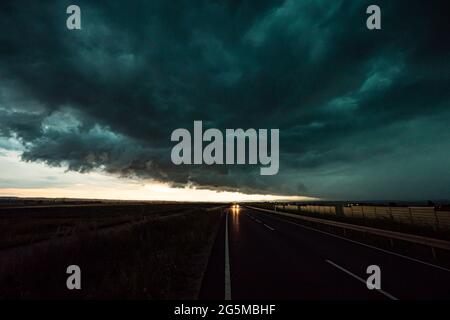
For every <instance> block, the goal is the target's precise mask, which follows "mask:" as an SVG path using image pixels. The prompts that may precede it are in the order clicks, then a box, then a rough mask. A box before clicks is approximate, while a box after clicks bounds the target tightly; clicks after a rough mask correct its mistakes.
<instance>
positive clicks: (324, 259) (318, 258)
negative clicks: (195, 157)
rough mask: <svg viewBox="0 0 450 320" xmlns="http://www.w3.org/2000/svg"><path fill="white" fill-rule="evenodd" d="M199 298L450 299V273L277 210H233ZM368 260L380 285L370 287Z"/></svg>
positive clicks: (225, 221) (224, 221) (227, 214)
mask: <svg viewBox="0 0 450 320" xmlns="http://www.w3.org/2000/svg"><path fill="white" fill-rule="evenodd" d="M221 219H222V221H221V226H220V229H219V232H218V235H217V239H216V241H215V244H214V246H213V249H212V253H211V257H210V260H209V263H208V267H207V270H206V272H205V275H204V279H203V284H202V288H201V290H200V295H199V298H200V299H210V300H223V299H225V300H251V299H271V300H297V299H301V300H305V299H313V300H315V299H327V300H330V299H331V300H342V299H344V300H345V299H352V300H353V299H362V300H383V299H384V300H409V299H449V298H450V270H449V269H446V268H444V267H441V266H437V265H434V264H431V263H428V262H425V261H420V260H416V259H414V258H412V257H408V256H402V255H399V254H395V253H391V252H389V251H386V250H380V249H377V248H375V247H372V246H369V245H365V244H363V243H359V242H357V241H352V240H349V239H345V238H342V237H339V236H337V235H333V234H329V233H326V232H323V231H320V230H317V229H314V228H311V227H306V226H302V225H301V224H299V223H298V222H294V221H291V220H288V219H286V218H284V217H279V216H276V215H273V214H269V213H264V212H261V211H257V210H253V209H249V208H244V207H240V208H239V209H232V208H230V209H227V210H225V212H224V214H223V215H222V218H221ZM369 265H377V266H379V267H380V269H381V289H380V290H376V289H374V290H369V289H368V288H367V285H366V279H367V278H368V277H369V274H367V273H366V269H367V267H368V266H369Z"/></svg>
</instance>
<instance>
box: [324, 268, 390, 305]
mask: <svg viewBox="0 0 450 320" xmlns="http://www.w3.org/2000/svg"><path fill="white" fill-rule="evenodd" d="M325 261H326V262H328V263H329V264H331V265H332V266H334V267H336V268H338V269H339V270H341V271H343V272H345V273H346V274H348V275H350V276H352V277H353V278H355V279H358V280H359V281H361V282H362V283H364V284H366V281H365V280H364V279H363V278H360V277H358V276H357V275H356V274H354V273H352V272H350V271H348V270H347V269H345V268H344V267H341V266H340V265H338V264H336V263H334V262H333V261H331V260H325ZM368 290H369V289H368ZM375 290H376V291H377V292H380V293H382V294H384V295H385V296H386V297H388V298H389V299H391V300H398V299H397V298H396V297H394V296H393V295H392V294H390V293H388V292H386V291H384V290H382V289H375Z"/></svg>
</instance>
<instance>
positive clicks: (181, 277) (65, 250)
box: [0, 203, 221, 299]
mask: <svg viewBox="0 0 450 320" xmlns="http://www.w3.org/2000/svg"><path fill="white" fill-rule="evenodd" d="M208 207H211V206H207V205H194V204H189V205H188V204H124V203H121V204H107V205H103V204H91V205H89V206H87V205H81V206H80V205H79V204H73V205H72V206H63V207H58V206H54V207H52V206H50V207H45V208H44V207H42V208H37V207H32V208H9V209H5V208H3V209H0V221H1V224H0V247H1V248H2V249H1V250H0V262H1V264H0V266H1V267H0V268H1V269H0V297H1V298H22V299H23V298H25V299H26V298H40V299H44V298H56V299H68V298H71V299H72V298H79V299H90V298H113V299H114V298H126V299H193V298H196V295H197V294H198V290H199V287H200V284H201V279H202V275H203V272H204V269H205V268H206V264H207V260H208V257H209V252H210V248H211V245H212V242H213V239H214V236H215V233H216V229H217V226H218V222H219V216H220V212H221V210H220V209H219V210H206V209H207V208H208ZM72 264H75V265H78V266H80V268H81V273H82V289H81V290H72V291H71V290H68V289H67V288H66V279H67V277H68V275H67V274H66V268H67V266H69V265H72Z"/></svg>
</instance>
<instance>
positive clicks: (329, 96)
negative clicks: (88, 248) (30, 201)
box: [0, 0, 450, 200]
mask: <svg viewBox="0 0 450 320" xmlns="http://www.w3.org/2000/svg"><path fill="white" fill-rule="evenodd" d="M374 3H375V4H378V5H379V6H380V7H381V10H382V30H377V31H370V30H368V29H367V28H366V17H367V15H366V13H365V11H366V8H367V6H368V5H369V4H374ZM70 4H77V5H79V6H80V7H81V16H82V30H74V31H69V30H68V29H67V28H66V18H67V16H68V15H67V14H66V8H67V6H68V5H70ZM100 4H101V5H100ZM448 12H450V5H449V2H448V1H400V0H395V1H378V0H377V1H344V0H343V1H340V0H335V1H321V0H309V1H308V0H295V1H294V0H286V1H268V0H258V1H244V0H242V1H239V0H236V1H231V0H229V1H227V0H216V1H192V0H189V1H188V0H186V1H175V0H173V1H166V0H160V1H155V0H151V1H61V0H58V1H45V2H44V1H20V0H15V1H2V2H1V4H0V148H1V150H2V151H1V153H0V155H1V157H0V158H1V159H0V162H1V164H2V167H1V171H0V189H2V190H3V192H2V191H1V190H0V193H1V194H6V193H7V194H11V193H16V194H20V195H23V194H22V193H20V192H21V191H20V190H25V189H32V188H34V189H36V190H44V189H47V193H45V195H47V196H48V195H50V196H51V192H50V193H49V191H48V190H53V192H54V194H55V195H56V194H57V193H58V192H57V190H58V188H63V186H62V185H61V184H62V181H63V182H64V183H63V184H64V188H66V190H70V188H71V187H72V188H73V190H75V189H76V185H77V184H80V183H81V184H83V183H86V184H88V185H90V186H91V188H95V186H97V187H99V186H100V185H101V184H102V182H100V180H95V178H93V175H99V176H102V177H104V178H102V179H104V180H102V181H109V180H108V179H114V181H115V182H114V184H109V186H110V187H111V188H115V190H116V191H114V192H118V193H114V192H112V193H111V194H120V192H119V191H120V190H134V189H133V188H132V187H130V185H135V184H143V183H144V184H145V183H146V181H147V182H148V181H153V182H152V183H156V182H158V183H162V185H164V186H165V187H167V188H170V187H178V188H185V187H186V186H191V187H192V186H195V187H196V188H197V189H202V188H204V189H209V190H212V191H211V192H212V193H211V194H210V195H214V194H216V195H217V193H214V191H228V192H234V193H233V194H234V195H235V194H236V193H235V192H240V193H247V194H271V195H286V196H310V197H319V198H325V199H403V200H408V199H443V198H447V199H448V198H450V163H449V160H450V126H449V123H450V59H449V53H450V41H449V40H450V39H449V29H450V28H449V22H448V14H446V13H448ZM194 120H202V121H203V123H204V127H205V128H208V127H214V128H219V129H221V130H225V129H226V128H244V129H246V128H256V129H258V128H267V129H271V128H279V129H280V170H279V173H278V174H277V175H275V176H260V175H259V165H258V166H175V165H173V164H172V163H171V161H170V151H171V148H172V147H173V142H171V141H170V134H171V132H172V131H173V130H175V129H177V128H187V129H189V130H191V131H192V126H193V121H194ZM36 165H39V168H44V167H45V169H42V170H50V171H51V173H50V171H49V174H48V176H49V177H50V178H49V179H45V178H42V177H45V176H47V173H46V174H45V175H41V176H40V178H38V177H37V176H36V170H37V169H36ZM17 166H20V168H21V169H20V170H17V173H16V174H14V176H13V177H12V176H11V172H12V170H13V168H17ZM66 170H68V171H66ZM8 172H9V173H8ZM116 177H122V178H121V179H118V178H116ZM124 177H125V178H126V179H123V178H124ZM99 179H100V178H99ZM83 180H84V182H83ZM80 181H81V182H80ZM97 182H98V183H97ZM115 183H117V185H116V184H115ZM107 186H108V183H106V184H105V188H106V187H107ZM5 190H16V191H8V192H5ZM17 190H18V191H17ZM84 190H88V189H86V188H85V189H84ZM111 190H112V189H111ZM181 190H186V189H181ZM141 191H142V190H141ZM23 192H25V191H23ZM124 192H125V191H124ZM142 192H144V194H145V192H147V191H145V190H144V191H142ZM148 192H151V190H149V191H148ZM106 193H107V192H106ZM136 194H139V196H136V198H141V197H142V194H141V193H136ZM180 197H181V196H180ZM199 197H209V195H208V196H205V195H201V196H199ZM130 198H133V193H132V192H131V191H130Z"/></svg>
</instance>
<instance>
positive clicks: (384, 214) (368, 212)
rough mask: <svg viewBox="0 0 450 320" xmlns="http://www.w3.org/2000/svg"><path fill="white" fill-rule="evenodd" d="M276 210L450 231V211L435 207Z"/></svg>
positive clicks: (281, 207)
mask: <svg viewBox="0 0 450 320" xmlns="http://www.w3.org/2000/svg"><path fill="white" fill-rule="evenodd" d="M274 209H275V210H284V211H288V212H289V211H290V212H308V213H313V214H319V215H334V216H343V217H348V218H358V219H368V220H371V219H377V220H384V221H393V222H397V223H403V224H409V225H415V226H421V227H431V228H433V229H435V230H439V229H440V230H450V211H439V210H435V208H434V207H392V206H368V205H354V206H341V205H336V206H333V205H299V206H297V205H291V204H286V205H276V206H275V207H274Z"/></svg>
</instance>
